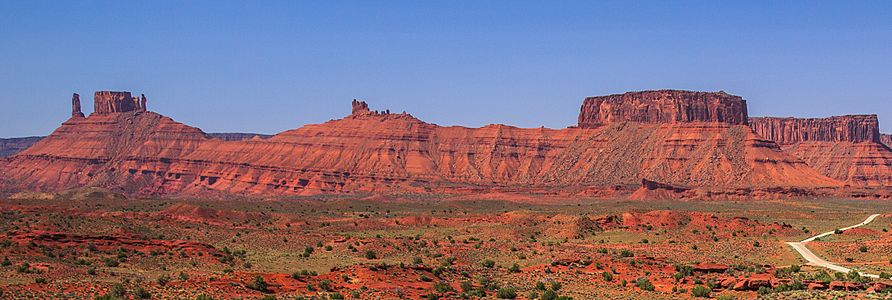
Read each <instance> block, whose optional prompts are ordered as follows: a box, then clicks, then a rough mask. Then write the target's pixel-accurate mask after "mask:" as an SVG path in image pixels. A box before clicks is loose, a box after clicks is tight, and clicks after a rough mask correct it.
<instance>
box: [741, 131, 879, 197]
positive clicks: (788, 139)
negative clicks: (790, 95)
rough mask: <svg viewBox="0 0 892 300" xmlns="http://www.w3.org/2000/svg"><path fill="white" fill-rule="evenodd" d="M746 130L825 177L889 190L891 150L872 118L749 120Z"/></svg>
mask: <svg viewBox="0 0 892 300" xmlns="http://www.w3.org/2000/svg"><path fill="white" fill-rule="evenodd" d="M750 126H752V128H753V130H755V132H756V133H758V134H759V135H761V136H763V137H765V138H767V139H770V140H773V141H775V142H777V143H778V144H779V145H780V146H781V148H782V149H784V151H786V152H787V153H790V154H792V155H794V156H796V157H798V158H800V159H802V160H803V161H805V163H806V164H808V165H809V166H811V167H813V168H815V169H816V170H818V171H819V172H821V174H823V175H825V176H828V177H830V178H833V179H836V180H840V181H843V182H845V183H846V184H848V185H851V186H892V150H890V149H889V147H888V146H886V145H884V144H883V143H882V138H881V135H880V130H879V121H878V120H877V116H876V115H848V116H836V117H829V118H812V119H798V118H752V119H750Z"/></svg>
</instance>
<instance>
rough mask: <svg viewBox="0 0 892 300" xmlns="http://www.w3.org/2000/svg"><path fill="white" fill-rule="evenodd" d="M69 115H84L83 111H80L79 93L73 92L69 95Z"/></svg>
mask: <svg viewBox="0 0 892 300" xmlns="http://www.w3.org/2000/svg"><path fill="white" fill-rule="evenodd" d="M71 116H72V117H79V118H83V117H84V112H82V111H81V95H78V94H77V93H74V94H72V95H71Z"/></svg>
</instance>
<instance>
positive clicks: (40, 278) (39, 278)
mask: <svg viewBox="0 0 892 300" xmlns="http://www.w3.org/2000/svg"><path fill="white" fill-rule="evenodd" d="M46 282H47V281H46V278H43V277H37V278H34V283H36V284H45V283H46Z"/></svg>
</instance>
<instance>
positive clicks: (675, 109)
mask: <svg viewBox="0 0 892 300" xmlns="http://www.w3.org/2000/svg"><path fill="white" fill-rule="evenodd" d="M747 120H748V116H747V109H746V100H743V98H741V97H740V96H734V95H729V94H727V93H725V92H724V91H721V92H693V91H680V90H658V91H641V92H629V93H624V94H616V95H608V96H598V97H587V98H585V100H584V101H583V103H582V108H581V109H580V111H579V127H581V128H595V127H599V126H603V125H607V124H611V123H619V122H638V123H690V122H716V123H727V124H733V125H746V124H747Z"/></svg>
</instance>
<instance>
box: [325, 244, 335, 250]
mask: <svg viewBox="0 0 892 300" xmlns="http://www.w3.org/2000/svg"><path fill="white" fill-rule="evenodd" d="M332 249H334V248H332V247H331V245H325V251H331V250H332Z"/></svg>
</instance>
